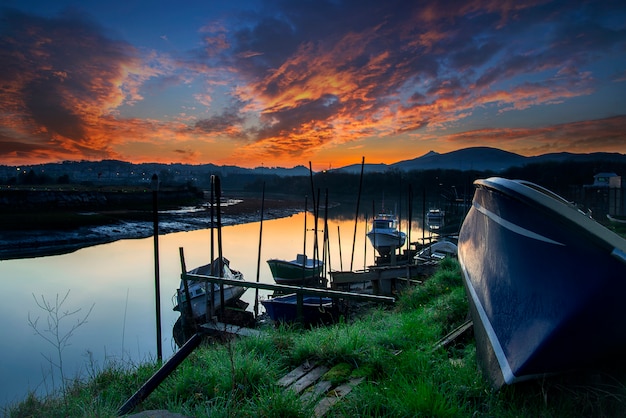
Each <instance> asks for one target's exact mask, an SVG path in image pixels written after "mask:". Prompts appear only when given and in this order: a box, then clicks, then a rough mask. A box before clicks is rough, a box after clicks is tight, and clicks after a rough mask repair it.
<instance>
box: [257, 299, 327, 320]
mask: <svg viewBox="0 0 626 418" xmlns="http://www.w3.org/2000/svg"><path fill="white" fill-rule="evenodd" d="M302 302H303V304H302V322H303V323H305V324H315V323H327V322H331V321H332V320H333V319H334V318H335V314H336V308H335V307H334V306H333V300H332V299H331V298H325V297H320V296H307V295H304V296H303V301H302ZM261 303H262V304H263V307H264V308H265V311H266V312H267V314H268V315H269V317H270V318H271V319H272V320H273V321H277V322H296V321H297V320H298V309H297V296H296V295H295V294H291V295H285V296H278V297H274V298H271V299H266V300H262V301H261Z"/></svg>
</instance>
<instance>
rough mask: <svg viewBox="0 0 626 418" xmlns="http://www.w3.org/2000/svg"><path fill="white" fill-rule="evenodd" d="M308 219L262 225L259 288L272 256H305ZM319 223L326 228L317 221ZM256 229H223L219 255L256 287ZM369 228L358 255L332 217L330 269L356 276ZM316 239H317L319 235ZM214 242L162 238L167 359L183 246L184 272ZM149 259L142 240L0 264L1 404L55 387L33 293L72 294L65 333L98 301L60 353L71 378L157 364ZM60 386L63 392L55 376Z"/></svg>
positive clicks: (360, 234) (349, 233) (189, 236)
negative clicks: (112, 367)
mask: <svg viewBox="0 0 626 418" xmlns="http://www.w3.org/2000/svg"><path fill="white" fill-rule="evenodd" d="M304 216H305V215H304V214H303V213H301V214H298V215H294V216H291V217H288V218H283V219H276V220H270V221H264V223H263V237H262V250H261V263H260V270H259V280H260V281H262V282H267V283H273V279H272V275H271V272H270V269H269V267H268V265H267V263H266V262H265V261H266V260H267V259H269V258H284V259H287V260H291V259H293V258H295V255H296V254H297V253H299V252H302V250H303V239H304V234H305V232H304ZM307 216H308V218H307V226H308V227H309V228H312V227H313V225H314V222H313V217H312V215H311V214H307ZM319 225H320V227H321V225H322V222H321V221H320V222H319ZM259 228H260V224H259V222H255V223H248V224H243V225H234V226H228V227H224V228H223V230H222V237H223V254H224V256H225V257H226V258H228V259H229V260H230V262H231V266H232V267H233V268H235V269H237V270H239V271H241V272H242V273H243V274H244V277H245V279H246V280H251V281H254V280H256V276H257V258H258V249H259ZM405 228H406V225H405ZM367 230H368V225H366V224H365V222H364V220H363V219H362V220H361V222H360V223H359V224H358V225H357V234H356V238H354V255H352V248H353V234H354V219H352V220H348V219H345V218H343V219H337V220H333V219H330V220H329V228H328V234H329V239H330V250H331V265H330V268H332V269H334V270H339V269H341V268H343V269H344V270H346V269H348V268H349V266H350V264H351V260H352V262H353V264H354V269H360V268H363V267H364V266H366V265H368V264H372V263H373V260H374V250H373V248H372V247H371V245H370V244H369V243H368V242H367V241H366V238H365V233H366V232H367ZM319 234H320V235H319V237H320V239H321V238H322V233H321V231H320V232H319ZM411 234H412V237H413V240H416V239H417V238H418V237H422V236H423V234H424V233H423V231H422V229H421V228H419V226H418V225H417V224H415V225H413V229H412V231H411ZM340 235H341V250H340V249H339V236H340ZM210 242H211V240H210V233H209V231H208V230H198V231H190V232H179V233H172V234H168V235H163V236H161V237H160V238H159V249H160V267H159V269H160V283H161V299H162V300H161V307H162V312H161V322H162V337H163V342H162V346H163V357H164V359H167V358H169V357H170V356H171V355H172V353H173V351H174V347H175V344H174V341H173V338H172V336H171V335H172V334H171V330H172V326H173V324H174V322H175V321H176V319H177V317H178V312H174V311H173V310H172V307H173V303H172V300H171V298H172V295H173V294H174V292H175V289H176V288H177V286H178V284H179V280H180V273H181V261H180V257H179V247H182V248H183V249H184V254H185V262H186V266H187V268H193V267H196V266H199V265H202V264H206V263H207V262H208V261H209V258H210ZM216 242H217V241H216ZM312 248H313V232H312V231H308V232H307V252H308V254H311V253H310V252H311V251H312ZM320 248H321V241H320ZM153 254H154V253H153V240H152V238H145V239H134V240H122V241H117V242H113V243H110V244H104V245H99V246H94V247H88V248H84V249H81V250H78V251H76V252H73V253H70V254H63V255H57V256H49V257H40V258H31V259H21V260H5V261H0V277H1V278H2V285H3V287H4V289H5V292H6V293H5V295H6V296H5V298H4V301H3V304H2V307H1V308H0V309H1V315H0V327H1V329H2V330H3V338H2V339H1V340H0V375H1V376H2V379H1V382H0V394H1V398H0V403H1V404H6V403H7V402H13V401H16V400H20V399H22V398H23V397H24V396H25V394H26V392H27V390H29V389H30V390H36V391H37V392H38V393H41V394H45V393H47V392H50V391H51V390H52V384H53V381H52V378H51V370H50V369H51V365H50V363H49V362H48V361H47V360H46V359H45V358H44V356H48V357H52V358H54V356H55V349H54V347H53V346H51V345H50V344H48V343H47V342H45V341H44V340H43V339H42V338H41V337H39V336H36V335H34V332H33V330H32V329H31V328H30V327H29V326H28V316H29V314H30V315H31V317H32V318H36V317H38V316H39V317H41V319H40V325H42V326H43V324H45V321H46V318H45V312H43V311H41V310H40V309H39V308H38V307H37V305H36V303H35V300H34V298H33V295H34V296H36V297H37V298H39V299H40V297H41V296H44V297H45V298H46V299H47V300H50V301H54V299H55V298H56V296H57V295H59V296H60V297H62V296H63V295H65V293H66V292H67V291H68V290H70V294H69V297H68V299H67V302H66V305H65V306H64V307H65V308H66V309H67V310H68V311H72V310H75V309H81V311H80V312H79V313H78V314H77V315H76V316H75V317H70V318H68V319H67V322H66V323H61V326H62V329H61V333H64V332H67V330H69V328H70V327H71V326H72V325H74V323H75V321H76V320H77V319H78V318H79V317H80V316H81V314H82V315H84V314H86V313H87V311H88V310H89V308H90V307H91V305H93V304H95V306H94V308H93V311H92V313H91V315H90V316H89V318H88V322H87V323H86V324H85V325H83V326H81V327H80V328H78V329H77V330H76V331H75V334H74V335H73V336H72V337H71V339H70V341H69V342H70V345H69V346H68V347H67V348H66V349H65V351H64V353H63V359H64V372H65V374H66V376H70V377H74V376H77V375H79V376H86V375H87V374H88V373H89V372H90V371H93V369H94V368H95V369H98V368H100V367H102V366H103V365H104V364H105V363H106V362H107V361H117V362H122V363H123V364H129V365H132V364H136V363H138V362H141V361H145V360H147V359H154V358H156V342H155V338H156V319H155V302H154V261H153ZM340 254H341V256H342V257H341V259H340ZM215 256H217V250H215ZM259 293H260V296H261V297H266V296H267V291H260V292H259ZM254 297H255V292H254V290H253V289H249V290H248V291H247V292H246V293H245V294H244V296H243V298H242V299H244V300H245V301H247V302H248V303H250V308H249V309H251V310H252V307H253V305H254ZM42 321H43V322H42ZM63 327H64V328H63ZM56 379H57V385H58V377H56Z"/></svg>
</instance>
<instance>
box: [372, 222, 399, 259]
mask: <svg viewBox="0 0 626 418" xmlns="http://www.w3.org/2000/svg"><path fill="white" fill-rule="evenodd" d="M367 238H368V239H369V240H370V242H371V243H372V245H373V246H374V248H375V249H376V251H378V253H379V254H380V255H381V256H384V255H388V254H389V253H391V252H392V251H395V250H396V249H397V248H400V247H402V246H403V245H404V243H405V241H406V234H405V233H404V232H402V231H399V230H398V217H397V216H395V215H392V214H389V213H379V214H378V215H377V216H375V217H374V221H373V223H372V229H371V230H370V231H369V232H368V233H367Z"/></svg>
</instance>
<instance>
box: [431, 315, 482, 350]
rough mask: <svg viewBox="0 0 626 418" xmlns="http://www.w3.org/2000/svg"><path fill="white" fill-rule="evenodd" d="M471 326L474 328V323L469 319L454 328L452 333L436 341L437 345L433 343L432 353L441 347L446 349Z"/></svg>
mask: <svg viewBox="0 0 626 418" xmlns="http://www.w3.org/2000/svg"><path fill="white" fill-rule="evenodd" d="M473 326H474V323H473V322H472V320H471V319H469V320H467V321H465V322H464V323H462V324H461V325H459V326H458V327H457V328H455V329H454V330H453V331H452V332H450V333H449V334H448V335H446V336H445V337H443V338H442V339H440V340H439V341H437V343H435V345H434V346H433V351H434V350H437V349H439V348H441V347H447V346H448V345H450V343H452V342H453V341H454V340H456V339H457V338H459V337H460V336H462V335H463V334H465V333H466V332H467V331H469V330H470V329H471V328H472V327H473Z"/></svg>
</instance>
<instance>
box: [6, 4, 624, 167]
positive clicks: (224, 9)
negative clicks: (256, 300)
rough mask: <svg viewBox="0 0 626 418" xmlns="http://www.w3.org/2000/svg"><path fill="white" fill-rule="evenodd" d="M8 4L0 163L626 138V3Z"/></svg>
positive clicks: (335, 157) (601, 143)
mask: <svg viewBox="0 0 626 418" xmlns="http://www.w3.org/2000/svg"><path fill="white" fill-rule="evenodd" d="M3 4H5V6H3V7H4V8H0V15H1V18H2V20H1V23H0V56H1V57H2V65H1V66H0V164H5V165H24V164H39V163H46V162H58V161H66V160H73V161H76V160H102V159H118V160H123V161H129V162H133V163H143V162H160V163H177V162H180V163H189V164H205V163H213V164H217V165H237V166H240V167H247V168H253V167H258V166H261V165H263V166H265V167H293V166H296V165H305V166H306V165H308V162H309V161H311V162H312V165H313V168H314V169H315V170H320V169H325V168H329V167H340V166H345V165H349V164H356V163H360V162H361V158H362V157H364V158H365V159H366V161H367V162H368V163H387V164H389V163H393V162H397V161H400V160H406V159H411V158H416V157H419V156H421V155H424V154H426V153H427V152H429V151H431V150H433V151H436V152H439V153H446V152H450V151H454V150H457V149H461V148H467V147H475V146H489V147H495V148H500V149H503V150H506V151H511V152H515V153H518V154H521V155H525V156H533V155H540V154H545V153H552V152H564V151H566V152H574V153H586V152H617V153H623V154H626V4H625V3H624V2H620V1H602V2H571V1H569V0H555V1H547V0H545V1H544V0H535V1H528V2H512V3H510V2H493V1H489V0H473V1H468V2H462V3H460V2H456V1H424V2H417V1H392V2H381V1H378V0H365V1H361V0H359V1H357V0H337V1H330V0H329V1H308V0H302V1H280V0H245V1H238V2H231V1H229V2H226V1H214V2H207V1H203V2H199V1H191V2H185V3H181V4H175V5H171V4H168V3H162V4H161V3H159V4H158V5H155V4H154V2H147V1H144V0H138V1H133V2H120V1H117V0H112V1H110V2H105V3H102V2H80V1H74V0H62V1H56V2H47V1H39V0H22V1H19V2H18V1H13V0H9V1H8V2H3ZM459 5H461V6H459Z"/></svg>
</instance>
